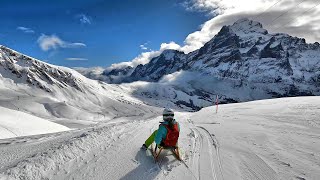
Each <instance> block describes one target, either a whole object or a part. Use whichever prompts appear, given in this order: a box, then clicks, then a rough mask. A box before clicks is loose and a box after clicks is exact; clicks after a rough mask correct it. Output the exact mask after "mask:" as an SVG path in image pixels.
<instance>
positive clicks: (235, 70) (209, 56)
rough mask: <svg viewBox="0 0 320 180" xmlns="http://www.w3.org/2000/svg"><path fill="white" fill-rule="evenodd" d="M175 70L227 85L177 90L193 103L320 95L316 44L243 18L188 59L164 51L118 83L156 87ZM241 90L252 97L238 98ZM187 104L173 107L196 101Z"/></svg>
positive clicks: (189, 105)
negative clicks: (227, 83) (216, 96)
mask: <svg viewBox="0 0 320 180" xmlns="http://www.w3.org/2000/svg"><path fill="white" fill-rule="evenodd" d="M180 70H183V71H188V72H197V73H200V74H204V75H206V76H210V77H212V78H217V79H219V81H220V82H222V83H221V84H224V82H229V81H231V82H232V83H230V87H225V86H223V87H224V88H228V89H225V90H220V91H217V90H216V89H219V87H216V84H213V85H212V88H211V89H212V90H208V89H207V90H204V89H201V87H192V90H191V91H183V93H185V94H186V96H189V98H191V97H192V98H193V99H194V96H197V97H198V98H197V99H203V100H206V99H212V97H214V96H215V95H216V94H218V95H220V97H223V99H222V101H223V102H225V103H228V102H241V101H248V100H255V99H259V98H260V99H261V98H271V97H286V96H299V95H320V45H319V43H317V42H316V43H313V44H308V43H306V41H305V39H303V38H297V37H292V36H290V35H287V34H283V33H277V34H269V33H268V31H267V30H266V29H263V27H262V24H261V23H259V22H255V21H251V20H248V19H241V20H239V21H237V22H235V23H234V24H233V25H229V26H223V27H222V29H221V30H220V32H219V33H218V34H217V35H216V36H215V37H213V38H212V39H211V40H210V41H209V42H207V43H206V44H205V45H204V46H203V47H201V48H200V49H198V50H196V51H193V52H190V53H189V54H184V53H182V52H179V51H176V50H166V51H164V52H163V53H162V54H161V55H160V56H158V57H155V58H153V59H152V60H151V61H150V62H149V63H147V64H145V65H138V66H137V67H136V68H135V69H134V70H133V72H132V74H131V75H129V76H128V77H127V78H125V79H123V80H122V82H133V81H138V80H142V81H149V82H158V81H159V80H161V78H163V77H164V76H165V75H168V74H172V73H175V72H177V71H180ZM199 81H201V80H199ZM118 83H119V81H118ZM218 84H219V83H218ZM174 88H176V90H177V91H180V90H181V89H184V88H181V87H179V85H175V87H174ZM230 89H232V90H233V91H232V92H237V91H238V90H239V92H240V89H241V90H242V91H241V92H242V94H241V93H240V94H237V95H236V96H233V97H231V96H230V94H229V95H226V94H227V93H225V91H229V90H230ZM246 91H250V93H251V92H252V93H253V94H246V95H244V94H245V92H246ZM257 94H258V95H257ZM207 96H210V97H209V98H208V97H207ZM157 97H158V96H157ZM189 100H190V99H189ZM189 100H188V98H185V99H184V100H177V101H175V102H176V104H180V105H183V106H188V107H191V108H192V109H197V107H196V106H197V105H196V101H189ZM191 102H192V103H191ZM198 105H199V104H198ZM195 107H196V108H195ZM198 107H199V106H198Z"/></svg>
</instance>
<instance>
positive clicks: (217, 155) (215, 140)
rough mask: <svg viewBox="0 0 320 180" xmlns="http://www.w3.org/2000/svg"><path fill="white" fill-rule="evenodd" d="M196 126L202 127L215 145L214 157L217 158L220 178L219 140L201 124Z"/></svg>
mask: <svg viewBox="0 0 320 180" xmlns="http://www.w3.org/2000/svg"><path fill="white" fill-rule="evenodd" d="M197 127H198V128H201V129H203V130H204V131H205V132H206V133H207V134H208V136H209V137H210V138H211V140H212V144H213V146H214V147H215V152H216V158H217V162H218V167H219V173H220V175H221V178H222V179H224V177H223V173H222V170H223V168H222V163H221V158H220V152H219V149H220V145H219V142H218V140H217V138H216V136H215V135H214V134H211V133H210V132H209V131H208V130H207V129H206V128H204V127H202V126H197Z"/></svg>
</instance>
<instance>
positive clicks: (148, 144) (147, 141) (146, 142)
mask: <svg viewBox="0 0 320 180" xmlns="http://www.w3.org/2000/svg"><path fill="white" fill-rule="evenodd" d="M157 132H158V130H155V131H154V132H153V133H152V134H151V135H150V137H149V138H148V139H147V140H146V141H145V142H144V144H145V145H146V146H147V147H149V146H150V145H151V144H152V143H153V141H154V137H155V135H156V133H157Z"/></svg>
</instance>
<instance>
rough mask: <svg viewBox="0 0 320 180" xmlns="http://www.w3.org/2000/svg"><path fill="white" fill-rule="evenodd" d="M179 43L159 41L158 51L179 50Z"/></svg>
mask: <svg viewBox="0 0 320 180" xmlns="http://www.w3.org/2000/svg"><path fill="white" fill-rule="evenodd" d="M180 48H181V47H180V45H179V44H177V43H175V42H173V41H171V42H169V43H161V45H160V51H161V52H162V51H164V50H166V49H174V50H180Z"/></svg>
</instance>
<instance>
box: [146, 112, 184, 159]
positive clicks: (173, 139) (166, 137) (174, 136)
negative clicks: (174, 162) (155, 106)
mask: <svg viewBox="0 0 320 180" xmlns="http://www.w3.org/2000/svg"><path fill="white" fill-rule="evenodd" d="M162 115H163V122H160V125H159V128H158V130H156V131H154V132H153V133H152V134H151V135H150V137H149V138H148V139H147V140H146V141H145V143H144V144H143V145H142V147H141V149H143V150H147V149H148V147H149V146H150V145H151V144H152V143H153V142H155V143H156V148H155V150H154V151H153V150H152V152H153V155H154V158H155V160H157V158H158V156H159V155H160V153H161V151H162V150H163V149H170V150H171V151H172V152H173V153H174V154H175V155H176V157H177V158H178V159H179V160H180V155H179V149H178V145H177V144H178V139H179V133H180V126H179V123H178V122H177V121H176V120H175V119H174V112H173V111H172V110H171V109H168V108H165V109H164V110H163V114H162ZM157 148H159V152H158V153H157Z"/></svg>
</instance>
